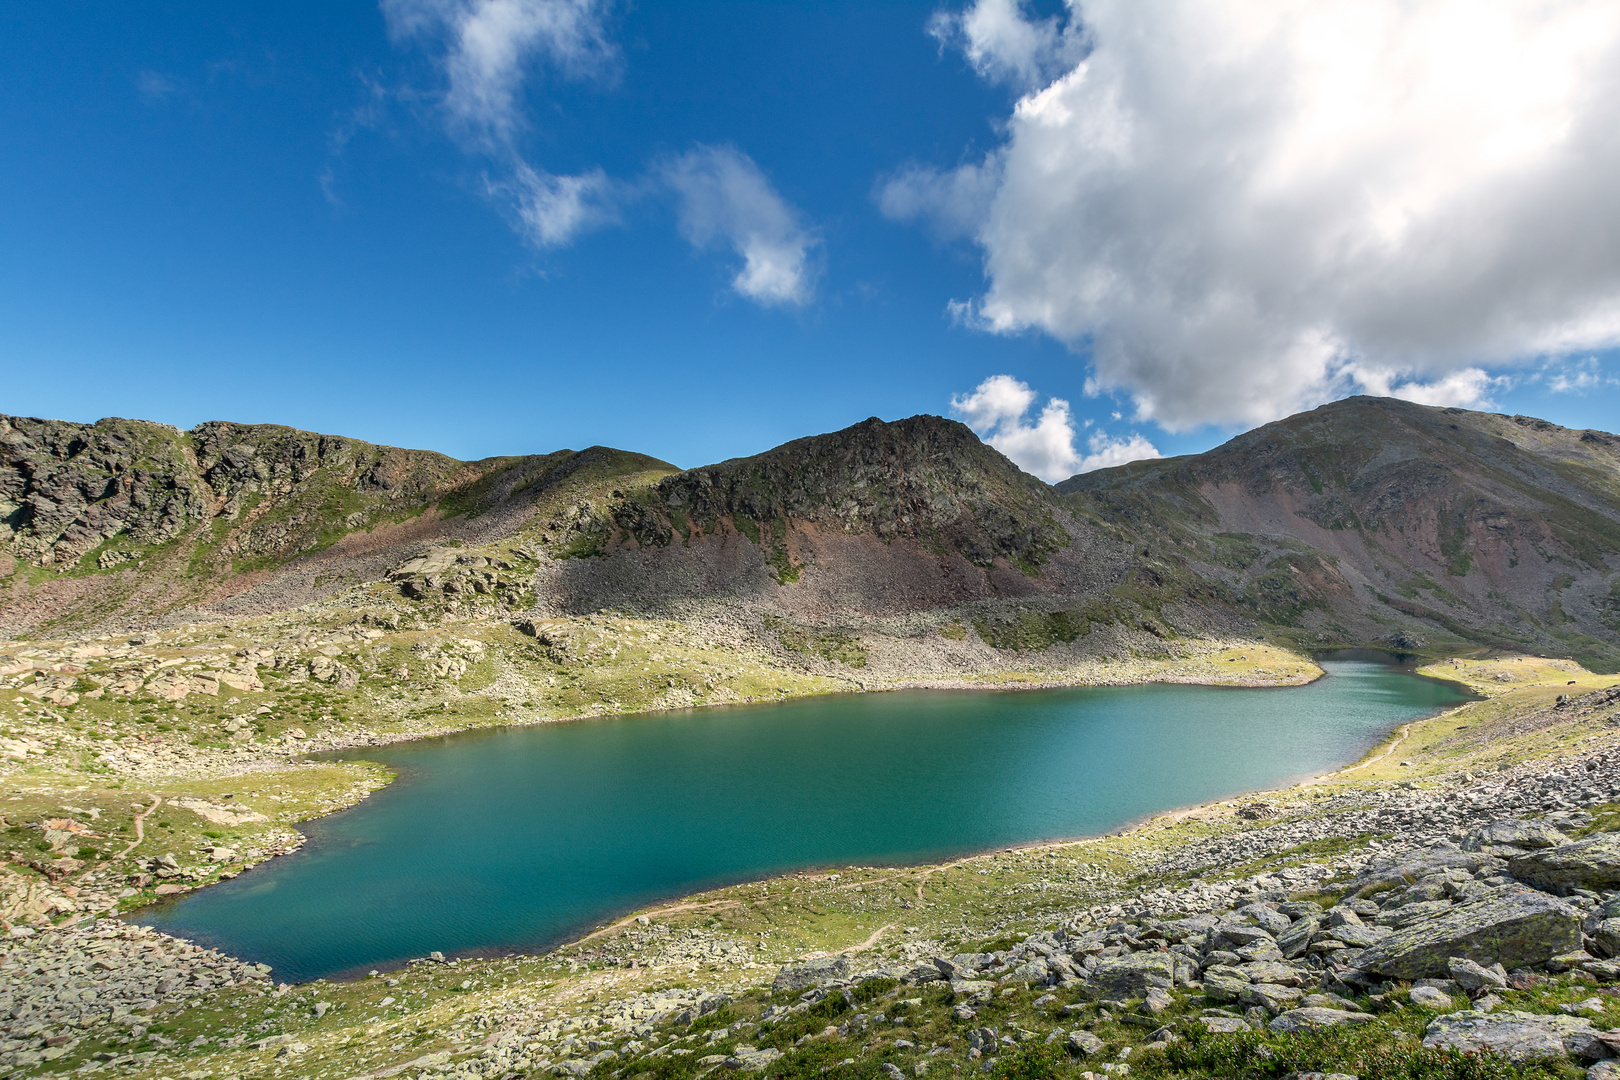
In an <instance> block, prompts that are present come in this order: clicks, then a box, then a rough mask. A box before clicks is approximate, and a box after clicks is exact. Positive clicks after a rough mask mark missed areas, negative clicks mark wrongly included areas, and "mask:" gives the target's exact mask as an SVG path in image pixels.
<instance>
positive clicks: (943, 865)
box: [130, 650, 1470, 985]
mask: <svg viewBox="0 0 1620 1080" xmlns="http://www.w3.org/2000/svg"><path fill="white" fill-rule="evenodd" d="M1357 651H1365V650H1357ZM1389 655H1393V654H1389ZM1323 659H1328V660H1331V658H1328V657H1316V658H1313V660H1312V662H1313V664H1315V665H1316V667H1317V673H1316V674H1315V675H1314V676H1313V677H1311V678H1310V679H1308V680H1305V681H1299V682H1292V683H1275V684H1269V685H1258V686H1249V685H1230V684H1220V683H1203V682H1192V681H1183V680H1174V679H1172V680H1162V679H1148V680H1126V681H1117V682H1109V683H1062V684H1052V685H1047V686H1028V685H1014V686H983V685H975V684H968V685H965V686H961V687H955V686H953V687H934V686H921V685H900V686H892V687H884V688H881V690H880V689H872V690H866V691H835V692H832V693H827V694H815V695H802V696H799V697H795V698H790V699H786V700H787V701H798V700H811V699H816V698H827V697H833V696H836V695H837V694H839V693H879V692H887V691H891V690H906V689H948V690H957V689H969V690H987V691H1019V690H1026V689H1029V690H1033V689H1083V688H1087V687H1091V686H1098V687H1102V686H1108V687H1116V686H1117V687H1127V686H1142V685H1149V684H1153V683H1162V684H1163V685H1169V686H1206V687H1209V688H1211V689H1233V690H1264V689H1279V690H1283V689H1297V688H1300V687H1303V686H1308V685H1312V684H1314V683H1316V682H1318V681H1320V680H1322V679H1324V678H1326V677H1328V675H1329V674H1330V673H1329V672H1328V671H1327V670H1326V669H1324V668H1322V667H1321V666H1320V661H1321V660H1323ZM1388 666H1390V667H1392V668H1395V667H1399V665H1397V664H1393V663H1392V664H1389V665H1388ZM1402 673H1403V674H1411V675H1414V677H1418V678H1423V679H1425V680H1426V681H1435V682H1441V683H1445V684H1448V685H1453V686H1457V687H1458V688H1459V689H1463V690H1464V691H1465V692H1466V687H1463V686H1462V684H1460V683H1455V682H1453V681H1452V680H1444V679H1436V678H1433V677H1430V676H1418V675H1416V673H1415V672H1412V671H1402ZM785 703H786V702H785V701H780V700H774V701H763V702H725V703H716V704H714V705H709V706H703V707H704V708H723V707H732V706H744V705H760V704H785ZM1469 703H1470V702H1466V701H1465V702H1462V703H1460V704H1458V705H1454V706H1449V707H1445V708H1441V709H1439V710H1437V711H1436V712H1434V713H1432V714H1431V715H1428V716H1422V717H1418V718H1416V719H1413V720H1408V721H1405V722H1404V723H1402V724H1398V725H1396V726H1395V727H1393V728H1391V729H1389V730H1388V731H1386V732H1385V733H1383V734H1382V735H1380V736H1379V737H1378V738H1377V740H1376V741H1374V742H1373V743H1371V744H1370V745H1369V746H1368V747H1367V749H1365V750H1364V751H1363V752H1362V753H1361V754H1360V755H1359V756H1358V757H1356V758H1354V759H1351V760H1350V761H1349V762H1348V763H1347V764H1345V765H1343V766H1340V767H1339V768H1337V769H1333V770H1330V771H1327V772H1322V771H1311V772H1308V773H1299V774H1290V775H1289V776H1285V777H1282V778H1280V779H1279V781H1278V782H1277V783H1275V784H1273V785H1272V786H1268V787H1263V788H1254V789H1244V790H1239V791H1233V792H1228V793H1225V794H1222V795H1219V796H1214V797H1211V798H1209V799H1205V800H1203V801H1200V802H1197V803H1192V804H1186V805H1182V806H1176V807H1171V808H1166V809H1162V810H1155V811H1150V812H1147V813H1145V814H1142V815H1138V816H1136V817H1132V818H1129V819H1126V820H1125V821H1122V822H1121V823H1119V824H1118V825H1116V826H1114V827H1112V828H1109V829H1106V830H1104V831H1102V832H1096V833H1087V834H1080V835H1074V836H1065V837H1042V838H1038V839H1031V840H1024V841H1016V842H1011V843H1001V844H994V845H991V846H989V847H984V848H973V849H966V850H961V851H956V852H952V853H950V854H948V855H946V856H945V857H944V858H943V859H939V858H933V859H923V860H921V861H917V862H873V863H862V864H861V866H862V868H863V869H873V870H879V871H893V872H896V873H901V872H910V873H920V874H921V876H922V878H923V879H926V878H927V877H929V876H931V875H933V874H935V873H938V872H943V871H945V870H948V869H950V868H952V867H956V866H959V865H962V864H964V863H967V862H972V861H974V860H978V859H982V858H987V857H991V856H995V855H997V854H1004V853H1027V852H1039V851H1046V850H1053V849H1061V848H1068V847H1077V846H1085V845H1088V844H1096V843H1099V842H1103V841H1107V840H1110V839H1118V838H1123V837H1128V836H1130V835H1131V834H1133V833H1136V832H1140V831H1142V830H1145V829H1148V828H1150V827H1153V826H1155V825H1162V824H1165V823H1167V822H1177V821H1182V820H1186V819H1189V818H1192V817H1196V816H1198V815H1200V814H1207V813H1210V812H1213V811H1215V810H1217V809H1219V808H1220V807H1222V806H1224V805H1227V804H1237V803H1240V802H1252V801H1254V800H1258V799H1263V798H1265V797H1267V796H1277V795H1280V794H1282V793H1284V792H1287V791H1291V790H1293V789H1296V788H1301V787H1306V786H1308V785H1311V784H1314V783H1317V782H1320V781H1322V780H1323V779H1325V778H1327V777H1331V776H1334V775H1337V774H1338V773H1340V772H1343V771H1344V770H1345V769H1348V768H1355V767H1358V765H1359V764H1360V763H1364V762H1366V761H1367V760H1368V759H1369V758H1370V757H1371V755H1373V754H1374V753H1375V752H1376V751H1377V750H1378V748H1379V747H1381V746H1383V745H1384V744H1385V743H1387V742H1388V741H1389V740H1390V739H1391V737H1392V736H1394V735H1395V734H1396V733H1397V732H1399V731H1401V730H1403V729H1405V728H1410V727H1412V726H1414V725H1418V724H1422V723H1426V722H1429V721H1432V720H1435V719H1437V718H1439V717H1441V716H1443V715H1445V714H1446V713H1449V712H1453V711H1455V710H1457V709H1460V708H1463V707H1465V706H1466V705H1467V704H1469ZM685 711H695V709H680V710H643V711H639V712H635V713H614V714H603V715H595V716H585V717H574V718H555V719H550V720H541V721H531V722H526V723H520V724H506V725H490V726H484V727H470V728H468V727H463V728H454V729H450V730H446V731H442V732H433V733H422V734H406V733H398V734H399V735H400V737H398V738H393V739H389V740H387V741H386V742H384V743H381V745H385V746H398V745H403V744H408V743H413V742H427V741H429V740H433V739H450V738H454V737H458V736H471V735H476V734H480V733H485V732H488V733H494V732H497V731H504V730H516V729H522V728H528V727H534V726H537V725H539V724H546V723H573V722H580V721H586V720H600V719H606V718H608V717H610V716H611V717H614V718H625V719H629V718H634V717H640V716H649V715H656V714H668V713H672V712H685ZM368 745H379V744H378V743H376V742H371V743H362V744H356V746H357V747H359V748H363V747H365V746H368ZM316 752H317V753H319V754H322V755H328V754H342V753H344V752H345V748H342V747H338V748H332V749H322V750H320V751H316ZM389 768H392V766H389ZM392 782H393V781H392V780H390V783H389V785H388V786H392ZM378 790H381V789H378ZM368 797H369V796H368ZM353 805H358V803H356V804H353ZM350 808H352V806H351V807H344V808H343V809H350ZM337 812H338V811H336V810H334V811H332V812H331V813H334V814H335V813H337ZM322 816H330V814H328V815H322ZM304 820H306V821H309V820H316V819H315V818H307V819H304ZM299 824H300V825H301V824H302V822H300V823H299ZM299 832H300V835H301V836H304V837H305V838H306V839H307V834H305V833H304V832H303V830H302V829H301V828H300V829H299ZM302 847H303V845H302V844H299V845H298V846H297V847H295V848H292V849H290V850H288V851H286V852H283V853H281V854H284V855H290V854H292V853H293V852H294V851H297V850H300V849H301V848H302ZM269 861H270V860H266V861H265V863H261V864H259V865H268V863H269ZM845 865H849V864H846V863H843V862H837V863H826V864H810V865H805V866H801V867H797V868H794V869H790V870H782V871H777V872H774V873H769V874H765V875H761V876H741V877H737V878H735V879H728V880H722V881H719V882H717V883H715V884H711V885H708V886H704V887H700V888H698V889H696V890H692V891H682V892H676V893H671V894H669V895H668V896H666V897H663V898H660V899H657V900H654V901H652V902H650V903H649V904H644V905H641V906H636V907H627V908H621V909H619V910H618V911H616V912H614V913H612V914H611V915H610V916H609V917H608V918H607V919H606V921H604V922H600V923H595V922H593V923H590V924H587V926H588V928H586V927H581V929H580V930H579V931H577V932H570V933H569V934H568V935H566V936H560V937H557V938H553V939H548V940H546V941H541V942H535V943H531V944H525V945H517V946H505V945H483V946H471V947H468V948H466V949H460V950H454V951H445V952H444V953H443V955H445V956H446V957H449V958H489V957H542V956H546V955H551V954H554V953H557V952H559V951H561V950H566V949H570V948H575V947H578V946H580V945H582V944H584V943H585V942H588V941H590V940H593V939H595V938H598V937H600V936H602V935H604V934H606V933H609V932H611V931H612V930H613V929H614V928H619V927H623V926H626V925H628V924H630V923H632V922H634V921H635V920H636V919H637V918H638V917H640V916H649V917H650V916H653V915H657V914H660V913H665V912H678V911H688V910H698V909H701V908H704V907H708V906H712V905H711V904H704V903H697V902H694V900H693V898H694V897H699V896H704V895H708V894H710V893H714V892H717V891H723V890H727V889H734V888H738V887H743V886H750V885H765V886H768V885H769V884H771V883H773V882H782V881H789V880H793V879H800V878H804V877H807V876H809V877H816V876H822V875H826V874H827V873H828V872H829V871H837V869H838V868H839V867H842V866H845ZM834 876H835V877H836V873H835V874H834ZM207 887H208V886H207V885H204V886H203V887H202V888H207ZM192 891H193V892H200V891H201V888H199V889H197V890H192ZM188 895H190V893H189V892H188V893H182V894H178V895H176V896H173V897H169V898H165V900H164V901H160V903H168V902H175V901H178V900H181V899H182V898H183V897H185V896H188ZM716 903H718V902H716ZM154 906H157V905H149V906H147V907H145V908H141V909H137V911H150V910H152V907H154ZM134 914H135V912H131V913H130V917H133V916H134ZM181 940H190V939H185V938H181ZM422 959H423V958H422V957H407V958H401V959H397V960H386V961H370V962H367V963H364V964H361V965H358V966H356V967H354V968H349V969H343V970H341V971H334V972H327V973H324V974H322V975H319V976H315V977H314V978H313V979H308V980H304V982H303V983H300V984H295V985H304V984H307V983H308V982H312V981H320V980H332V981H353V980H355V979H360V978H364V977H365V974H364V972H366V971H370V970H373V969H375V970H378V971H384V972H388V971H397V970H400V969H402V968H405V967H408V966H409V965H411V964H413V963H418V962H421V960H422Z"/></svg>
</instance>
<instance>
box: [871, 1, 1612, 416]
mask: <svg viewBox="0 0 1620 1080" xmlns="http://www.w3.org/2000/svg"><path fill="white" fill-rule="evenodd" d="M1070 3H1071V8H1070V19H1069V23H1068V26H1067V27H1066V28H1058V27H1056V26H1053V25H1051V24H1037V23H1031V22H1029V20H1027V19H1024V18H1022V16H1021V15H1020V13H1019V10H1018V8H1017V7H1016V5H1014V4H1012V3H1010V2H1009V0H1000V2H998V3H991V2H989V0H979V2H977V3H975V4H974V5H973V7H972V8H970V9H969V10H968V11H967V12H966V13H965V14H964V15H962V16H957V17H950V18H955V19H956V21H955V22H951V23H949V25H950V26H954V27H956V29H957V31H959V32H958V33H957V34H956V35H955V36H953V37H951V40H953V41H955V42H957V43H958V44H959V45H961V46H962V47H963V48H964V50H965V51H966V53H967V56H968V59H969V61H970V62H972V63H973V64H974V65H975V67H976V68H978V69H979V70H981V71H982V72H984V74H985V75H986V76H987V77H991V78H997V79H1003V80H1005V79H1010V78H1013V77H1014V74H1015V73H1017V72H1021V71H1036V70H1041V68H1040V64H1039V63H1037V62H1036V61H1034V60H1030V61H1028V62H1025V61H1023V60H1021V59H1020V58H1021V57H1026V56H1027V57H1036V56H1040V55H1046V54H1047V53H1049V52H1050V51H1051V50H1058V52H1059V53H1060V54H1062V49H1065V48H1077V46H1076V45H1075V44H1074V43H1075V42H1077V41H1079V40H1080V39H1081V38H1082V37H1083V39H1084V45H1085V48H1086V49H1087V50H1089V51H1087V52H1086V53H1085V55H1084V56H1083V57H1079V56H1077V55H1070V54H1063V55H1069V60H1068V61H1067V64H1066V70H1065V72H1064V73H1063V74H1062V75H1061V77H1058V78H1055V79H1053V80H1052V81H1050V83H1049V84H1047V85H1045V86H1044V87H1043V88H1041V89H1039V90H1038V91H1035V92H1031V93H1029V94H1027V95H1026V96H1024V97H1023V98H1022V99H1021V100H1020V101H1019V102H1018V104H1017V106H1016V107H1015V109H1014V111H1013V113H1012V115H1011V117H1010V118H1009V119H1008V121H1007V124H1006V127H1005V131H1006V138H1005V141H1004V143H1003V145H1001V146H1000V147H998V148H997V149H996V150H995V151H994V152H993V153H991V154H990V155H988V156H987V157H986V159H985V160H984V161H983V162H982V163H980V164H976V165H973V166H969V167H968V168H969V169H971V170H973V171H972V172H965V171H963V170H958V171H956V172H947V173H941V174H935V175H929V174H928V173H926V171H918V170H908V171H907V172H906V173H903V174H901V176H899V177H897V178H896V179H895V180H894V181H891V182H890V184H889V185H887V186H885V187H884V188H883V190H882V193H881V195H880V198H879V201H880V205H883V207H884V209H885V210H886V212H889V213H890V214H891V215H892V216H895V217H899V218H902V219H904V218H915V217H918V216H920V215H930V216H932V217H933V218H934V219H935V220H936V222H938V223H939V227H940V228H941V230H942V231H945V232H953V231H954V232H956V233H961V232H963V231H966V230H968V229H971V231H972V235H973V236H974V238H975V241H976V242H977V243H978V244H979V245H980V246H981V247H982V249H983V253H984V260H985V273H986V277H987V289H986V292H985V294H984V296H983V297H981V298H980V299H979V300H978V301H977V303H976V304H975V305H974V307H973V309H972V310H973V312H974V314H975V317H976V320H975V321H976V322H977V324H979V325H983V326H987V327H989V328H990V329H992V330H995V331H999V332H1004V333H1010V332H1018V331H1024V330H1030V329H1034V330H1038V331H1041V332H1044V333H1047V334H1050V335H1052V336H1053V337H1055V338H1057V339H1059V340H1061V341H1063V342H1065V343H1068V344H1069V345H1070V346H1071V347H1073V348H1075V349H1077V350H1080V351H1084V352H1088V353H1089V355H1090V358H1091V363H1092V365H1093V371H1092V376H1093V379H1094V382H1093V384H1092V385H1093V386H1094V387H1095V389H1097V390H1100V391H1123V392H1125V393H1127V394H1129V395H1130V396H1131V397H1132V398H1133V399H1134V401H1135V404H1136V412H1137V417H1138V418H1139V419H1147V418H1152V419H1155V420H1157V421H1159V422H1160V423H1161V424H1163V425H1164V426H1165V427H1167V428H1170V429H1172V430H1181V429H1186V428H1190V427H1194V426H1197V425H1199V424H1204V423H1219V424H1252V423H1259V422H1263V421H1266V420H1270V419H1273V418H1275V417H1277V416H1280V415H1284V414H1286V413H1289V412H1293V411H1296V410H1298V409H1302V408H1307V407H1310V406H1312V405H1315V404H1318V403H1320V402H1322V401H1324V400H1329V399H1331V398H1333V397H1337V396H1340V395H1342V394H1345V393H1352V392H1356V391H1358V390H1363V391H1365V390H1371V391H1375V392H1379V391H1382V392H1390V393H1396V394H1401V395H1403V396H1407V397H1411V398H1413V399H1417V400H1433V401H1458V402H1472V403H1478V402H1483V401H1485V400H1487V394H1488V392H1489V390H1490V388H1491V386H1492V385H1493V384H1492V382H1491V376H1490V375H1489V374H1488V373H1487V372H1488V371H1490V370H1491V369H1501V368H1502V367H1504V366H1510V365H1519V364H1523V363H1525V362H1527V361H1530V360H1532V359H1534V358H1536V357H1540V356H1546V355H1554V356H1557V355H1562V354H1566V353H1570V352H1579V351H1585V350H1589V349H1595V348H1601V347H1605V346H1608V345H1612V344H1615V343H1617V342H1620V185H1616V184H1615V183H1614V179H1613V178H1614V177H1615V176H1616V175H1620V125H1616V124H1615V123H1614V119H1613V108H1614V103H1615V102H1616V101H1617V100H1620V5H1616V4H1615V3H1613V0H1500V2H1496V3H1491V4H1478V3H1472V2H1468V0H1426V2H1411V0H1314V2H1312V3H1309V4H1299V3H1296V2H1293V0H1070ZM1011 17H1018V18H1019V19H1020V21H1022V22H1023V23H1024V24H1025V26H1026V29H1023V30H1020V29H1019V28H1018V27H1016V26H1011V25H1010V24H1009V23H1007V19H1009V18H1011ZM975 19H983V20H987V22H986V25H990V24H994V25H995V26H1000V27H1001V28H1002V30H998V31H997V32H996V33H991V32H990V31H988V30H985V31H983V32H978V36H977V37H975V36H974V35H975V31H972V30H971V29H970V26H971V25H977V24H976V23H975V22H974V20H975ZM997 20H1000V21H999V22H998V21H997ZM942 25H946V24H942V23H938V22H936V23H934V24H931V30H932V31H933V32H935V33H936V34H938V33H940V32H941V31H940V29H939V28H940V26H942ZM1031 35H1033V36H1031ZM995 42H1002V43H1003V44H994V43H995ZM1020 42H1022V44H1020ZM1032 43H1033V44H1032ZM1043 50H1046V52H1044V53H1043ZM987 175H988V176H992V177H994V178H995V183H994V190H993V194H992V196H991V197H990V198H988V199H984V200H982V201H981V202H978V203H975V202H974V200H972V199H967V198H962V197H956V196H955V195H954V194H953V193H955V192H957V191H958V190H966V191H969V192H977V191H978V190H979V187H978V185H980V184H981V183H982V182H983V179H984V177H985V176H987ZM974 205H977V206H979V207H980V208H979V209H978V210H977V211H973V210H972V207H973V206H974ZM964 207H966V208H968V209H966V210H964ZM964 215H965V216H964ZM975 215H976V216H975Z"/></svg>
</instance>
